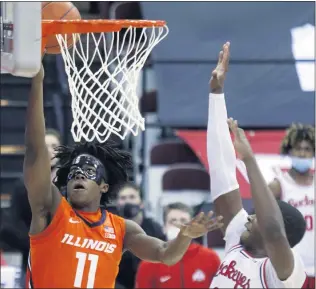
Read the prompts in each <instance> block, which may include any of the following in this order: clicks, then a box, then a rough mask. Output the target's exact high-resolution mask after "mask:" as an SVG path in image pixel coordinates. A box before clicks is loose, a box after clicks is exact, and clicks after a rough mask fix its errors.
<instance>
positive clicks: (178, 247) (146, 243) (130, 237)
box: [124, 212, 223, 266]
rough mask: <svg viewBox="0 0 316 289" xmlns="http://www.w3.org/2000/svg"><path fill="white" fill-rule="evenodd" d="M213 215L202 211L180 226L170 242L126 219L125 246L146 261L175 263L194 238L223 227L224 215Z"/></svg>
mask: <svg viewBox="0 0 316 289" xmlns="http://www.w3.org/2000/svg"><path fill="white" fill-rule="evenodd" d="M212 216H213V212H210V213H209V214H208V215H204V213H200V214H199V215H197V216H196V217H195V218H194V219H193V220H192V221H191V222H190V223H188V224H186V225H182V226H179V228H180V232H179V234H178V236H177V237H176V238H175V239H174V240H171V241H168V242H164V241H162V240H159V239H157V238H154V237H150V236H148V235H147V234H146V233H145V232H144V230H143V229H142V228H141V227H140V226H139V225H138V224H136V223H135V222H133V221H130V220H125V224H126V233H125V239H124V246H125V248H126V249H128V250H130V251H131V252H132V253H133V254H134V255H135V256H137V257H138V258H140V259H142V260H144V261H149V262H154V263H164V264H166V265H169V266H170V265H173V264H175V263H177V262H179V261H180V260H181V259H182V257H183V255H184V253H185V252H186V251H187V249H188V247H189V245H190V243H191V240H192V239H194V238H198V237H201V236H203V235H204V234H206V233H207V232H210V231H213V230H216V229H218V228H221V227H222V225H223V224H222V223H221V220H222V217H221V216H218V217H217V218H213V219H212Z"/></svg>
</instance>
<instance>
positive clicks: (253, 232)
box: [207, 43, 306, 288]
mask: <svg viewBox="0 0 316 289" xmlns="http://www.w3.org/2000/svg"><path fill="white" fill-rule="evenodd" d="M229 46H230V44H229V43H226V44H225V45H224V46H223V51H221V52H220V55H219V61H218V65H217V67H216V69H215V70H214V71H213V72H212V78H211V81H210V89H211V93H210V97H209V119H208V129H207V153H208V162H209V165H210V176H211V194H212V200H213V202H214V207H215V211H216V213H217V214H218V215H222V216H223V222H224V226H223V233H224V239H225V241H226V247H225V257H224V258H223V260H222V264H221V266H220V268H219V270H218V272H217V273H216V276H214V278H213V281H212V283H211V286H210V288H304V286H305V284H306V274H305V271H304V266H303V263H302V261H301V259H300V256H299V255H298V254H296V253H295V251H293V250H292V249H291V248H292V247H294V246H295V245H296V244H297V243H299V242H300V241H301V239H302V237H303V235H304V232H305V227H306V223H305V220H304V218H303V216H302V214H301V213H300V212H299V211H298V210H297V209H295V208H294V207H292V206H290V205H289V204H287V203H285V202H282V201H277V200H276V199H275V197H274V195H273V194H272V192H271V191H270V189H269V187H268V185H267V184H266V182H265V180H264V178H263V176H262V174H261V172H260V169H259V167H258V164H257V162H256V159H255V157H254V154H253V152H252V150H251V147H250V145H249V142H248V141H247V138H246V136H245V134H244V132H243V130H241V129H239V128H238V125H237V122H236V121H234V120H232V119H230V120H229V121H228V123H229V127H228V125H227V110H226V103H225V97H224V94H223V86H224V79H225V76H226V72H227V70H228V62H229ZM241 101H242V100H241ZM229 128H230V129H231V131H232V132H233V134H234V138H235V140H234V145H233V143H232V140H231V136H230V133H229ZM234 147H235V149H236V151H237V152H238V154H239V157H240V158H241V159H242V160H243V162H244V163H245V165H246V168H247V173H248V177H249V181H250V185H251V193H252V198H253V203H254V207H255V211H256V215H251V216H249V215H248V214H247V212H246V211H245V210H244V209H243V207H242V202H241V196H240V192H239V185H238V182H237V179H236V155H235V150H234Z"/></svg>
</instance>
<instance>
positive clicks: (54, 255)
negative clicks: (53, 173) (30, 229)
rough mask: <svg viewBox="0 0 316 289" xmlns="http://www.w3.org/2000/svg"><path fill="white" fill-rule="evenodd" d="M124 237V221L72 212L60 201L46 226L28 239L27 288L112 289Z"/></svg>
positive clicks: (105, 216) (108, 215) (68, 205)
mask: <svg viewBox="0 0 316 289" xmlns="http://www.w3.org/2000/svg"><path fill="white" fill-rule="evenodd" d="M124 234H125V222H124V219H122V218H120V217H118V216H116V215H113V214H111V213H109V212H107V211H105V210H104V211H101V210H99V212H98V213H87V212H78V211H75V210H73V209H72V207H71V206H70V204H69V203H68V202H67V201H66V199H65V198H62V200H61V202H60V205H59V207H58V209H57V211H56V213H55V216H54V218H53V219H52V221H51V223H50V224H49V226H48V227H47V228H46V229H45V230H44V231H43V232H41V233H39V234H37V235H30V257H29V262H28V276H27V287H28V288H114V285H115V279H116V275H117V273H118V268H119V263H120V261H121V256H122V250H123V239H124Z"/></svg>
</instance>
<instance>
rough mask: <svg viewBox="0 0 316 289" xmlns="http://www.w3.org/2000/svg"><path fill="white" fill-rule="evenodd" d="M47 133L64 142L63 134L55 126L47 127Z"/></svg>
mask: <svg viewBox="0 0 316 289" xmlns="http://www.w3.org/2000/svg"><path fill="white" fill-rule="evenodd" d="M45 134H46V135H53V136H54V137H56V138H57V139H58V141H59V143H62V138H61V134H60V133H59V131H57V130H56V129H54V128H46V132H45Z"/></svg>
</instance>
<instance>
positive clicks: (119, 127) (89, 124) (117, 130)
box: [56, 26, 168, 143]
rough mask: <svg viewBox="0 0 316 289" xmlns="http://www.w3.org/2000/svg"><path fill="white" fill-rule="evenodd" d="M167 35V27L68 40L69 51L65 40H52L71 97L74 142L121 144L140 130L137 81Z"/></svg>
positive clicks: (59, 36) (141, 123)
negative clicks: (56, 45)
mask: <svg viewBox="0 0 316 289" xmlns="http://www.w3.org/2000/svg"><path fill="white" fill-rule="evenodd" d="M136 32H137V33H139V34H140V35H139V37H138V39H137V38H136ZM167 34H168V28H167V27H166V26H164V27H152V28H134V27H129V28H127V29H126V31H125V32H121V33H120V32H110V33H87V34H81V35H79V34H72V41H73V43H74V45H73V47H72V48H70V49H68V48H67V47H68V46H69V44H70V43H71V42H70V39H69V38H68V39H67V35H61V34H58V35H56V37H57V40H58V42H59V45H60V47H61V52H62V57H63V59H64V62H65V68H66V73H67V76H68V83H69V89H70V93H71V95H72V103H71V109H72V115H73V123H72V127H71V133H72V136H73V138H74V140H75V141H76V142H77V141H81V140H82V139H84V140H86V141H92V140H95V139H96V140H97V141H98V142H101V143H103V142H105V141H106V140H107V139H108V138H109V137H110V135H111V134H115V135H117V136H119V137H120V138H121V139H124V138H125V137H126V135H127V134H129V133H130V132H131V133H132V134H133V135H137V134H138V132H139V129H141V130H144V129H145V121H144V118H143V117H142V116H141V114H140V111H139V108H138V100H139V96H138V95H137V93H136V90H137V86H138V80H139V76H140V72H141V69H142V68H143V66H144V64H145V61H146V59H147V57H148V56H149V54H150V52H151V50H152V49H153V48H154V47H155V46H156V45H157V44H158V43H159V42H160V41H161V40H162V39H164V38H165V37H166V36H167ZM68 37H69V35H68ZM78 38H79V40H78ZM75 40H77V41H75Z"/></svg>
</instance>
